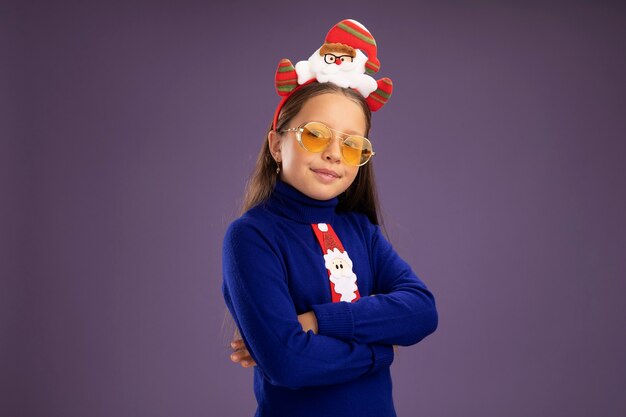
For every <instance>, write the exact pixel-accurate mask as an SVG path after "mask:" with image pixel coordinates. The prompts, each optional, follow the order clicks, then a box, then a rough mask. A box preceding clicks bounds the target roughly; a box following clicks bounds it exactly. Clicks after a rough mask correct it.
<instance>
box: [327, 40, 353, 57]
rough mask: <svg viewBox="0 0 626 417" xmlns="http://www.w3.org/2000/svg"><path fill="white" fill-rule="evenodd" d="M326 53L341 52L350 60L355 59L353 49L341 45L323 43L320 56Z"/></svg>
mask: <svg viewBox="0 0 626 417" xmlns="http://www.w3.org/2000/svg"><path fill="white" fill-rule="evenodd" d="M328 52H343V53H344V54H346V55H350V56H351V57H352V58H354V57H356V51H355V50H354V48H353V47H351V46H348V45H346V44H343V43H325V44H324V45H322V47H321V48H320V55H325V54H326V53H328Z"/></svg>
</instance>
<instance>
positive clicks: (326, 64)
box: [309, 48, 367, 82]
mask: <svg viewBox="0 0 626 417" xmlns="http://www.w3.org/2000/svg"><path fill="white" fill-rule="evenodd" d="M322 52H324V53H321V52H320V51H317V52H315V53H314V54H313V55H311V57H310V58H309V64H310V66H311V70H312V72H313V73H314V74H316V75H317V76H318V80H319V77H320V76H322V78H323V77H324V76H326V77H330V79H331V80H332V78H333V76H334V75H339V74H345V75H346V76H350V75H355V74H363V73H364V72H365V63H366V62H367V57H366V56H365V55H364V54H363V53H362V52H361V51H355V52H354V54H346V52H345V51H342V50H333V49H329V48H324V50H323V51H322ZM322 82H324V81H322Z"/></svg>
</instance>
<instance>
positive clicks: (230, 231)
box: [224, 206, 273, 241]
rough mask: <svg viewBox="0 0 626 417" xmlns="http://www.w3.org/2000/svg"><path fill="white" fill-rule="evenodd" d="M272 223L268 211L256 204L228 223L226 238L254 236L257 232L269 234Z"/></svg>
mask: <svg viewBox="0 0 626 417" xmlns="http://www.w3.org/2000/svg"><path fill="white" fill-rule="evenodd" d="M272 225H273V219H272V217H271V216H270V215H269V214H268V213H267V211H266V210H264V209H263V207H260V206H256V207H253V208H251V209H250V210H248V211H246V212H245V213H244V214H242V215H241V217H239V218H238V219H235V220H234V221H233V222H232V223H230V225H228V228H227V229H226V234H225V236H224V240H225V241H226V240H227V239H229V238H232V237H238V238H239V237H253V236H254V235H256V234H262V235H267V234H268V233H271V230H272V229H273V227H272Z"/></svg>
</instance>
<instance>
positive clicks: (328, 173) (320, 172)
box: [312, 168, 341, 179]
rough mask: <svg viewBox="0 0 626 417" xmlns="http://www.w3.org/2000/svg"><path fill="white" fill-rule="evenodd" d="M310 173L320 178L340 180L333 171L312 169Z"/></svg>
mask: <svg viewBox="0 0 626 417" xmlns="http://www.w3.org/2000/svg"><path fill="white" fill-rule="evenodd" d="M312 171H313V172H315V173H316V174H318V175H320V176H323V177H326V178H329V179H332V178H341V176H340V175H339V174H337V173H336V172H335V171H332V170H330V169H324V168H319V169H313V170H312Z"/></svg>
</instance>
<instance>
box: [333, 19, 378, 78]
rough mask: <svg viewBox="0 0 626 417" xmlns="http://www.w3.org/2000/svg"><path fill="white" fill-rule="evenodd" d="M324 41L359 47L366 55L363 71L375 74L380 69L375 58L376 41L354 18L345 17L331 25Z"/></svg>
mask: <svg viewBox="0 0 626 417" xmlns="http://www.w3.org/2000/svg"><path fill="white" fill-rule="evenodd" d="M325 41H326V43H343V44H345V45H348V46H351V47H353V48H355V49H360V50H361V51H362V52H363V53H365V55H367V62H366V63H365V71H366V72H367V73H368V74H375V73H377V72H378V70H379V69H380V61H379V60H378V58H376V41H375V40H374V37H373V36H372V34H371V33H370V32H369V31H368V30H367V29H365V26H363V25H362V24H360V23H359V22H357V21H356V20H352V19H346V20H342V21H341V22H339V23H337V24H336V25H335V26H333V27H332V28H331V29H330V30H329V31H328V34H327V35H326V39H325Z"/></svg>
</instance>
